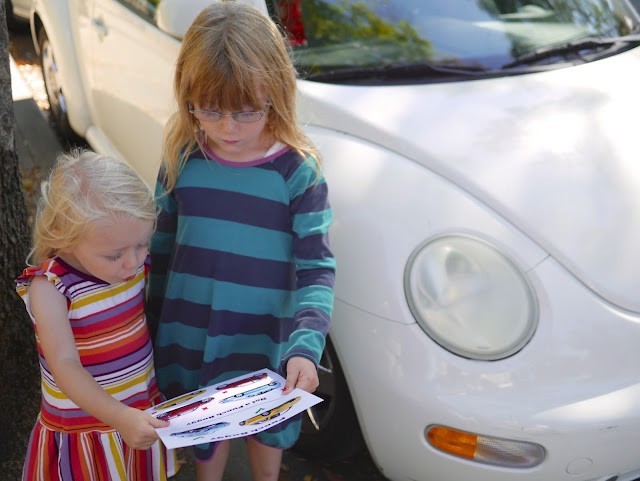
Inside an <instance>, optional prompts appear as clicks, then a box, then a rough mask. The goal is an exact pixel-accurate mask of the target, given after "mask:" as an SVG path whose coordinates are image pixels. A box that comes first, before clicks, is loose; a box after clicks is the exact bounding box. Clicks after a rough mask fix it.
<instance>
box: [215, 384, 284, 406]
mask: <svg viewBox="0 0 640 481" xmlns="http://www.w3.org/2000/svg"><path fill="white" fill-rule="evenodd" d="M278 387H280V383H279V382H278V381H272V382H270V383H269V384H265V385H264V386H259V387H254V388H253V389H249V390H248V391H243V392H239V393H237V394H234V395H233V396H229V397H226V398H224V399H222V400H221V401H220V402H221V403H228V402H233V401H239V400H241V399H244V398H249V397H253V396H259V395H260V394H264V393H266V392H269V391H273V390H274V389H276V388H278Z"/></svg>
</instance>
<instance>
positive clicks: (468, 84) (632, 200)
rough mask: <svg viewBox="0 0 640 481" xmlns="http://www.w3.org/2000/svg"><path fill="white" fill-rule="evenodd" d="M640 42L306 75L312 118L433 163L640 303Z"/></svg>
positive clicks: (622, 301) (610, 296) (626, 301)
mask: <svg viewBox="0 0 640 481" xmlns="http://www.w3.org/2000/svg"><path fill="white" fill-rule="evenodd" d="M638 78H640V49H634V50H630V51H627V52H626V53H623V54H619V55H615V56H613V57H609V58H607V59H603V60H599V61H596V62H592V63H588V64H583V65H579V66H574V67H567V68H562V69H556V70H551V71H547V72H541V73H534V74H527V75H519V76H512V77H503V78H497V79H486V80H474V81H465V82H450V83H439V84H423V85H417V86H416V85H412V86H392V87H361V86H345V85H331V84H321V83H318V82H309V81H302V82H301V85H300V92H301V100H300V101H301V104H303V105H306V108H302V109H301V111H303V112H304V113H303V117H302V120H303V121H304V122H306V123H308V124H312V125H316V126H320V127H325V128H328V129H333V130H336V131H340V132H346V133H349V134H350V135H352V136H355V137H358V138H361V139H364V140H367V141H369V142H372V143H375V144H378V145H380V146H382V147H384V148H386V149H389V150H392V151H395V152H397V153H400V154H402V155H404V156H405V157H407V158H409V159H412V160H413V161H415V162H418V163H420V164H422V165H424V166H425V167H426V168H429V169H431V170H433V171H435V172H437V173H438V174H439V175H441V176H443V177H445V178H447V179H448V180H449V181H451V182H453V183H455V184H457V185H458V186H460V187H462V188H463V189H465V190H466V191H467V192H469V193H470V194H471V195H473V196H474V197H476V198H477V199H479V200H480V201H481V202H483V203H485V204H486V205H488V206H489V207H491V208H492V209H493V210H494V211H495V212H496V213H498V214H499V215H501V216H502V217H504V218H505V219H507V220H508V221H509V222H510V223H511V224H512V225H514V226H516V227H517V228H518V229H520V230H521V231H523V232H524V233H525V234H527V235H528V236H529V237H530V238H531V239H532V240H534V241H535V242H537V243H538V245H540V247H542V248H543V249H545V250H546V251H547V252H548V253H549V254H550V255H552V256H553V257H555V258H556V259H557V260H558V261H559V262H561V263H562V264H563V265H564V266H565V267H566V268H567V269H568V270H569V271H571V272H572V273H573V274H574V275H575V276H576V277H577V278H578V279H580V280H581V281H582V282H583V283H584V284H585V285H586V286H587V287H588V288H590V289H591V290H592V291H593V292H595V293H596V294H597V295H599V296H601V297H602V298H604V299H606V300H607V301H609V302H610V303H613V304H615V305H617V306H619V307H621V308H624V309H627V310H631V311H635V312H640V295H638V291H639V289H640V268H638V266H637V265H636V264H635V262H634V260H635V259H636V258H637V251H638V248H639V246H640V160H639V153H638V151H639V149H638V143H637V139H638V138H639V137H640V135H639V131H638V128H637V124H636V122H635V120H633V119H635V113H636V112H638V110H639V108H640V89H639V87H638V82H637V79H638Z"/></svg>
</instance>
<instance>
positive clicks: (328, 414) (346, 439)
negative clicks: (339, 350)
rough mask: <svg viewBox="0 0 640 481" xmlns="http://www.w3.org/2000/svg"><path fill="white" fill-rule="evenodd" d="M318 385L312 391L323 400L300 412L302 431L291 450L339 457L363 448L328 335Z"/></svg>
mask: <svg viewBox="0 0 640 481" xmlns="http://www.w3.org/2000/svg"><path fill="white" fill-rule="evenodd" d="M318 377H319V378H320V386H318V389H317V390H316V392H315V393H314V394H315V395H316V396H318V397H321V398H322V399H323V400H324V401H323V402H321V403H318V404H316V405H315V406H312V407H311V408H309V409H307V410H306V411H305V412H304V413H303V417H302V432H301V433H300V438H299V439H298V442H297V443H296V444H295V446H293V450H294V451H296V452H297V453H299V454H301V455H303V456H304V457H306V458H308V459H320V458H322V459H327V460H340V459H345V458H349V457H351V456H354V455H355V454H357V453H358V452H360V451H361V450H362V449H363V448H364V439H363V437H362V432H361V430H360V425H359V423H358V418H357V416H356V412H355V410H354V408H353V401H352V400H351V394H350V393H349V387H348V386H347V382H346V380H345V378H344V374H343V373H342V368H341V367H340V361H338V357H337V355H336V351H335V349H334V347H333V344H332V342H331V339H330V338H327V345H326V347H325V349H324V352H323V353H322V359H321V360H320V366H319V368H318Z"/></svg>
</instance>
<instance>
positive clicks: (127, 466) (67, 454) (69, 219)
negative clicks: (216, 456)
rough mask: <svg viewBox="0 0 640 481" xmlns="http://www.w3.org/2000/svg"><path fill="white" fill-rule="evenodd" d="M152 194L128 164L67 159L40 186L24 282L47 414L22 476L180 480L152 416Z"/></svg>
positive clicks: (93, 157)
mask: <svg viewBox="0 0 640 481" xmlns="http://www.w3.org/2000/svg"><path fill="white" fill-rule="evenodd" d="M155 222H156V207H155V204H154V200H153V195H152V193H151V191H150V189H149V188H148V187H147V186H146V184H145V183H144V182H143V181H142V180H141V179H140V178H139V177H138V176H137V175H136V174H135V172H134V171H133V170H132V169H131V168H130V167H129V166H127V165H126V164H124V163H123V162H120V161H117V160H115V159H113V158H110V157H105V156H101V155H98V154H95V153H93V152H89V151H80V150H78V151H73V152H71V153H69V154H62V155H60V156H59V157H58V159H57V162H56V164H55V166H54V168H53V170H52V171H51V174H50V176H49V178H48V180H47V181H45V182H43V185H42V197H41V199H40V201H39V204H38V210H37V214H36V219H35V227H34V236H33V240H34V245H33V249H32V251H31V253H30V256H29V261H30V262H31V263H33V264H35V265H32V267H28V268H26V269H25V270H24V272H23V274H22V275H21V276H19V277H18V279H17V291H18V293H19V294H20V296H21V297H22V299H23V300H24V302H25V304H26V308H27V311H28V313H29V316H30V317H31V320H32V322H33V327H34V328H35V332H36V342H37V348H38V356H39V359H40V370H41V373H42V376H41V382H42V400H41V409H40V414H39V416H38V420H37V422H36V425H35V427H34V429H33V431H32V433H31V437H30V440H29V445H28V447H27V455H26V459H25V463H24V468H23V475H22V479H23V481H45V480H54V479H55V480H61V481H73V480H80V479H82V480H89V479H104V480H107V479H109V480H119V481H125V480H126V481H164V480H166V479H167V478H168V477H169V476H172V475H173V474H174V473H175V469H174V459H173V453H170V455H169V456H168V455H167V452H166V451H165V450H164V448H163V446H162V444H161V443H160V441H159V439H158V435H157V433H156V431H155V428H158V427H166V426H168V425H169V423H167V422H166V421H160V420H158V419H155V418H154V417H152V416H150V415H148V414H146V413H144V412H143V411H142V410H144V409H147V408H150V407H151V406H152V405H154V404H157V403H159V402H160V401H161V398H160V392H159V390H158V387H157V384H156V379H155V372H154V366H153V352H152V345H151V337H150V335H149V330H148V328H147V324H146V319H145V316H144V308H143V299H144V289H145V279H146V277H147V274H148V262H146V261H147V260H148V243H149V240H150V238H151V234H152V232H153V229H154V227H155Z"/></svg>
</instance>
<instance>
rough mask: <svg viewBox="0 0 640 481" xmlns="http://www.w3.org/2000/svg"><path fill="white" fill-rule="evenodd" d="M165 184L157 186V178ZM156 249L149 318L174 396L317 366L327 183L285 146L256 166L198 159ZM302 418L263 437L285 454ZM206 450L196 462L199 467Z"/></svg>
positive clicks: (179, 187)
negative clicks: (303, 362)
mask: <svg viewBox="0 0 640 481" xmlns="http://www.w3.org/2000/svg"><path fill="white" fill-rule="evenodd" d="M160 179H162V175H161V176H160ZM156 194H157V202H158V204H159V207H160V216H159V221H158V228H157V231H156V233H155V235H154V237H153V239H152V242H151V275H150V278H149V291H148V309H149V317H150V318H152V319H153V318H155V319H156V320H157V324H158V327H157V335H156V346H155V356H156V372H157V378H158V383H159V385H160V389H161V390H162V392H163V393H164V394H165V395H166V396H167V397H173V396H177V395H179V394H182V393H185V392H188V391H191V390H194V389H198V388H199V387H203V386H208V385H211V384H215V383H218V382H221V381H225V380H227V379H229V378H232V377H235V376H238V375H241V374H245V373H247V372H251V371H255V370H258V369H262V368H269V369H272V370H274V371H277V372H280V373H282V374H285V375H286V373H285V372H284V369H283V368H284V366H285V365H286V361H287V360H288V359H289V358H291V357H293V356H303V357H306V358H308V359H311V360H312V361H313V362H315V363H316V365H317V363H318V362H319V360H320V356H321V354H322V351H323V348H324V344H325V336H326V334H327V331H328V329H329V320H330V318H331V311H332V308H333V285H334V279H335V260H334V258H333V255H332V253H331V250H330V249H329V242H328V230H329V226H330V224H331V220H332V213H331V209H330V207H329V203H328V198H327V184H326V183H325V180H324V178H323V177H322V176H321V175H319V174H318V173H317V172H316V171H315V170H314V168H313V165H312V164H311V163H310V162H309V161H307V160H305V159H304V158H302V157H301V156H300V155H299V154H298V153H296V152H294V151H292V150H290V149H289V148H287V147H283V148H281V149H279V150H278V151H277V152H275V153H274V154H272V155H268V156H267V157H265V158H263V159H259V160H256V161H253V162H243V163H239V162H228V161H224V160H222V159H219V158H217V157H216V156H215V155H214V154H213V153H212V152H209V151H208V150H207V155H206V157H205V156H204V155H203V153H202V152H201V151H196V152H194V153H193V154H191V156H190V158H189V160H188V161H187V162H186V165H185V167H184V169H183V170H182V172H181V173H180V176H179V178H178V181H177V183H176V186H175V188H174V189H173V190H172V191H171V192H170V193H168V194H167V192H166V190H165V188H164V185H163V183H162V182H161V181H159V182H158V185H157V187H156ZM299 431H300V422H299V419H296V420H294V421H292V422H289V423H281V424H279V425H276V426H274V427H273V428H271V429H270V430H267V431H264V432H262V433H259V434H258V435H257V437H258V439H259V440H260V441H261V442H263V443H265V444H267V445H270V446H274V447H279V448H288V447H290V446H291V445H293V443H294V442H295V441H296V439H297V437H298V435H299ZM210 454H211V451H209V450H207V453H204V452H202V453H200V454H199V452H198V450H196V455H199V457H200V458H201V459H204V458H206V457H208V456H209V455H210Z"/></svg>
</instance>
